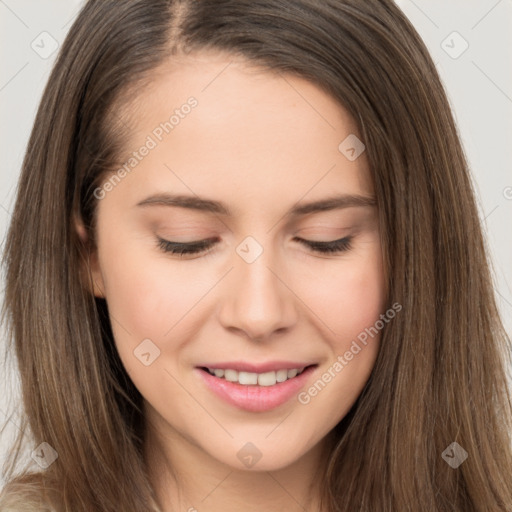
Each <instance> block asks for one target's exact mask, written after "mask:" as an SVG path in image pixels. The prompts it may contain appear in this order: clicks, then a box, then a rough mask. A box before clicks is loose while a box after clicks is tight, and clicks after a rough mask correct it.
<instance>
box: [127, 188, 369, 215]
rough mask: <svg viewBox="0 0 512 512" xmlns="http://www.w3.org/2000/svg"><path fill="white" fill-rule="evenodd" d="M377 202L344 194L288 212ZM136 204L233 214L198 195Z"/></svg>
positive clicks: (160, 196)
mask: <svg viewBox="0 0 512 512" xmlns="http://www.w3.org/2000/svg"><path fill="white" fill-rule="evenodd" d="M376 204H377V202H376V199H375V197H374V196H363V195H358V194H342V195H335V196H331V197H327V198H325V199H320V200H318V201H312V202H308V203H297V204H295V206H294V207H293V208H291V209H290V211H289V212H288V213H287V214H286V215H287V216H290V217H296V216H299V215H307V214H309V213H317V212H325V211H329V210H335V209H341V208H350V207H354V206H359V207H361V206H366V207H369V206H376ZM136 206H141V207H147V206H171V207H172V206H174V207H181V208H189V209H191V210H197V211H201V212H207V213H215V214H219V215H225V216H232V213H231V211H230V210H229V208H228V207H227V206H226V205H224V204H223V203H221V202H219V201H214V200H212V199H206V198H201V197H198V196H188V195H173V194H163V193H162V194H154V195H152V196H149V197H147V198H146V199H144V200H142V201H140V202H139V203H137V205H136Z"/></svg>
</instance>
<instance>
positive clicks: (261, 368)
mask: <svg viewBox="0 0 512 512" xmlns="http://www.w3.org/2000/svg"><path fill="white" fill-rule="evenodd" d="M312 364H316V363H312V362H308V361H299V362H294V361H267V362H265V363H254V362H247V361H229V362H228V361H226V362H219V363H205V364H201V365H199V367H200V368H211V369H213V370H216V369H222V370H228V369H230V370H237V371H239V372H250V373H265V372H272V371H277V370H292V369H293V368H297V369H300V368H305V367H306V366H311V365H312Z"/></svg>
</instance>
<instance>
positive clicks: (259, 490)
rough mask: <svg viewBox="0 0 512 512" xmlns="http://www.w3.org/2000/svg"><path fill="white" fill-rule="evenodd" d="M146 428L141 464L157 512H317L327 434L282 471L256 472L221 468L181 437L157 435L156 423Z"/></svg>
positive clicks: (328, 443)
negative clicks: (148, 479) (158, 507)
mask: <svg viewBox="0 0 512 512" xmlns="http://www.w3.org/2000/svg"><path fill="white" fill-rule="evenodd" d="M160 420H161V418H160ZM146 426H147V428H146V436H145V460H146V464H147V467H148V474H149V478H150V481H151V483H152V485H153V487H154V490H155V495H156V497H157V501H158V503H159V505H160V508H161V511H162V512H177V511H187V512H202V511H208V512H220V511H222V512H235V511H236V512H238V511H240V510H244V511H246V512H257V511H258V512H259V511H261V510H266V511H268V512H273V511H276V512H277V511H281V510H287V511H289V512H304V510H307V511H308V512H321V510H320V488H319V485H320V483H321V481H322V478H319V475H320V474H321V473H320V470H321V468H322V467H323V466H325V462H326V460H327V459H326V457H327V452H326V451H325V450H327V449H328V447H329V446H331V443H332V441H333V436H332V433H331V434H330V435H328V436H326V437H325V438H324V439H323V440H322V441H321V442H320V443H319V444H318V445H316V446H315V447H314V448H313V449H311V450H310V451H309V452H307V453H306V454H304V455H303V456H302V457H300V458H299V459H298V460H296V461H294V462H293V463H292V464H290V465H288V466H287V467H284V468H280V469H277V470H273V471H255V470H241V469H238V468H233V467H231V466H228V465H226V464H224V463H222V462H220V461H219V460H217V459H215V458H213V457H211V456H210V455H209V454H208V453H206V452H205V451H204V450H203V449H202V448H201V447H200V446H198V445H197V444H195V443H193V442H192V441H191V440H189V439H186V438H185V437H184V436H182V435H181V434H179V433H177V432H175V431H171V432H170V431H169V430H168V428H167V429H165V431H164V430H162V425H159V421H158V419H156V421H155V419H154V418H151V420H150V421H148V420H147V423H146Z"/></svg>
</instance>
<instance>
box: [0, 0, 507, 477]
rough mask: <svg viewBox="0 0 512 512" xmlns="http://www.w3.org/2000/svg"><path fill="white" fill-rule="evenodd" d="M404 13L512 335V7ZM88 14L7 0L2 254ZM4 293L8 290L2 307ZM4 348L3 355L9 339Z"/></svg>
mask: <svg viewBox="0 0 512 512" xmlns="http://www.w3.org/2000/svg"><path fill="white" fill-rule="evenodd" d="M362 1H364V0H362ZM397 3H398V5H399V6H400V7H401V8H402V9H403V10H404V12H405V13H406V14H407V16H408V17H409V19H410V20H411V21H412V23H413V24H414V25H415V27H416V28H417V30H418V32H419V33H420V35H421V36H422V37H423V39H424V41H425V43H426V44H427V46H428V48H429V50H430V52H431V55H432V57H433V59H434V62H435V63H436V66H437V67H438V69H439V72H440V74H441V77H442V79H443V82H444V84H445V87H446V90H447V92H448V96H449V98H450V102H451V104H452V108H453V111H454V114H455V117H456V121H457V123H458V126H459V129H460V133H461V137H462V140H463V143H464V148H465V151H466V154H467V156H468V159H469V162H470V165H471V170H472V173H473V176H474V181H475V184H476V188H477V191H478V200H479V206H480V215H481V218H482V219H485V222H484V225H485V229H486V234H487V239H488V245H489V248H490V250H491V253H492V257H493V264H494V272H495V284H496V296H497V299H498V303H499V305H500V310H501V313H502V317H503V321H504V323H505V327H506V328H507V331H508V332H509V334H511V333H512V289H511V283H512V264H511V263H512V230H511V225H512V222H511V221H512V171H511V167H510V164H511V162H512V154H511V153H512V149H511V147H512V115H511V114H512V80H511V78H512V66H511V62H512V60H511V57H512V55H511V53H512V0H471V1H468V0H450V1H449V2H447V1H445V0H437V1H436V0H431V1H427V0H414V1H413V0H397ZM81 4H82V2H81V1H78V0H74V1H73V0H66V1H64V0H0V52H1V54H0V119H1V122H0V130H1V131H0V156H1V163H2V166H1V168H0V240H1V243H2V245H1V246H0V249H1V247H3V240H4V236H5V232H6V229H7V226H8V223H9V220H10V211H11V210H12V205H13V200H14V193H15V187H16V181H17V179H18V175H19V170H20V165H21V161H22V158H23V152H24V149H25V146H26V143H27V140H28V136H29V133H30V130H31V126H32V123H33V120H34V116H35V112H36V109H37V106H38V103H39V100H40V97H41V94H42V90H43V87H44V85H45V83H46V80H47V79H48V75H49V71H50V68H51V66H52V64H53V62H54V58H55V56H56V53H53V54H51V55H48V54H49V53H50V52H51V51H52V48H53V46H57V45H58V44H60V43H61V42H62V41H63V40H64V37H65V35H66V32H67V30H69V28H70V26H71V23H72V21H73V20H74V18H75V16H76V14H77V13H78V10H79V8H80V6H81ZM454 32H457V34H454ZM466 46H468V47H467V49H465V48H466ZM464 49H465V51H463V50H464ZM3 288H4V283H3V280H1V281H0V301H1V300H3V292H2V290H3ZM0 342H1V345H0V350H3V348H4V345H3V343H4V336H3V335H2V333H0ZM0 375H1V376H3V377H4V378H0V425H2V424H3V423H4V421H5V412H6V411H7V410H9V411H11V409H10V408H9V406H10V404H8V398H9V397H11V400H12V401H13V403H16V400H17V391H18V386H19V381H18V379H17V377H16V374H15V372H14V371H9V372H7V370H6V373H5V374H4V372H3V368H2V371H1V372H0ZM17 425H19V420H18V417H17V415H15V416H14V417H13V419H12V421H10V422H9V423H8V429H7V431H6V432H4V433H3V434H2V436H1V437H0V463H1V462H2V461H3V459H4V453H5V451H6V448H7V447H8V446H9V445H10V442H11V439H12V435H13V433H14V432H15V431H16V429H17V428H18V427H17ZM28 456H29V452H27V458H28ZM28 460H30V459H28ZM0 484H1V482H0Z"/></svg>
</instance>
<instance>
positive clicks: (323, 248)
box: [158, 236, 352, 256]
mask: <svg viewBox="0 0 512 512" xmlns="http://www.w3.org/2000/svg"><path fill="white" fill-rule="evenodd" d="M217 240H218V239H216V238H207V239H205V240H198V241H194V242H188V243H180V242H173V241H171V240H164V239H163V238H160V237H158V247H159V248H160V249H161V250H162V251H164V252H165V253H172V254H177V255H179V256H184V255H188V254H201V253H209V252H210V250H211V249H212V248H213V246H214V245H215V243H216V242H217ZM293 240H294V241H296V242H299V243H301V244H303V245H305V246H307V247H308V248H309V249H311V251H313V252H318V253H322V254H326V253H331V254H334V253H341V252H345V251H348V250H350V249H351V247H352V246H351V242H352V236H346V237H344V238H340V239H338V240H332V241H328V242H323V241H316V240H304V239H303V238H298V237H294V238H293Z"/></svg>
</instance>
